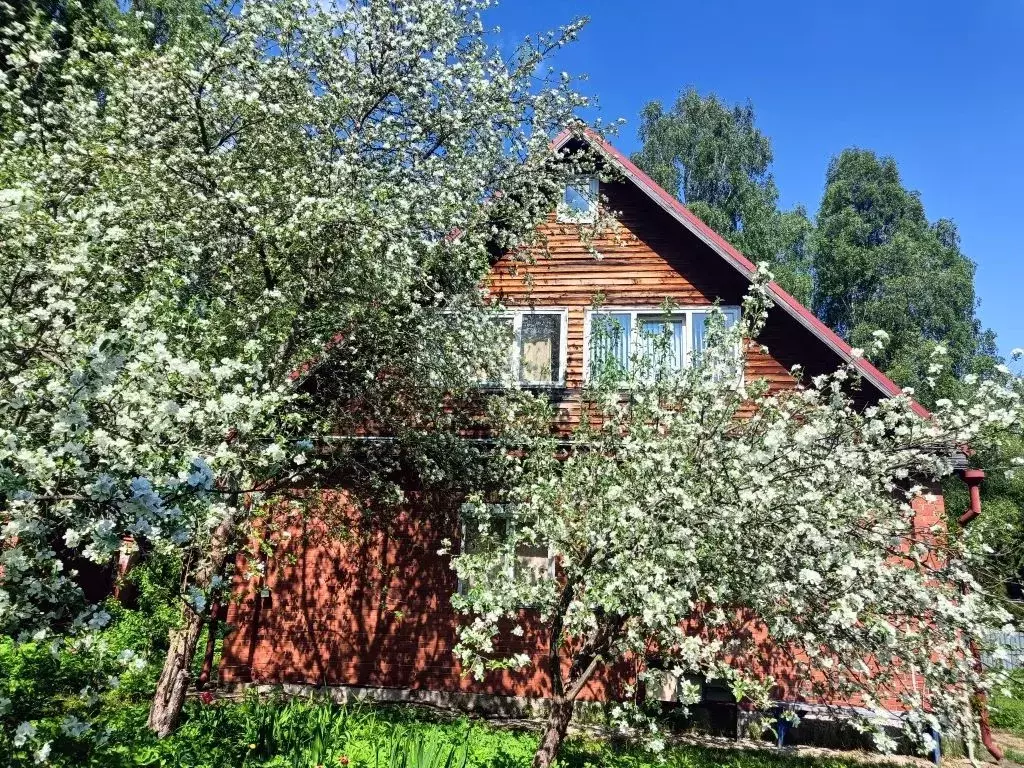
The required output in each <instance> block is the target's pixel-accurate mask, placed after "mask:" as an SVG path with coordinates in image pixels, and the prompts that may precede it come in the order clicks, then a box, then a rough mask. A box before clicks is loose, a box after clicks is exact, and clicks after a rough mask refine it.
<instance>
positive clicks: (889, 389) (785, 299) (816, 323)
mask: <svg viewBox="0 0 1024 768" xmlns="http://www.w3.org/2000/svg"><path fill="white" fill-rule="evenodd" d="M572 138H580V139H583V140H585V141H586V142H587V143H588V144H590V145H591V146H593V147H595V148H596V149H597V150H598V151H600V152H601V153H602V154H603V155H605V156H606V157H607V158H608V159H609V160H611V161H612V163H613V164H615V165H617V166H618V167H619V169H620V170H621V171H622V172H623V173H624V174H625V175H626V177H627V178H628V179H629V180H630V181H632V182H633V183H634V184H635V185H636V186H637V187H639V188H640V189H641V190H642V191H643V192H644V193H645V194H646V195H647V196H648V197H650V198H651V199H652V200H654V201H655V202H656V203H658V204H659V205H660V206H661V207H662V208H663V209H665V210H666V211H667V212H668V213H669V214H670V215H672V217H673V218H674V219H676V220H677V221H679V222H680V223H681V224H682V225H683V226H684V227H686V229H688V230H689V231H690V232H692V233H693V234H694V235H696V236H697V237H698V238H700V239H701V240H702V241H703V242H704V243H705V244H707V245H708V246H709V247H710V248H711V250H713V251H714V252H715V253H717V254H718V255H719V256H721V257H722V258H723V259H725V260H726V261H727V262H728V263H729V264H731V265H732V266H733V268H735V269H736V270H737V271H738V272H740V273H741V274H742V275H743V276H744V277H746V278H747V279H748V280H752V279H753V277H754V273H755V272H756V271H757V267H756V266H755V265H754V263H753V262H752V261H750V259H748V258H747V257H746V256H744V255H743V254H742V253H740V252H739V251H738V250H736V248H735V247H734V246H732V245H731V244H730V243H729V242H728V241H727V240H725V239H724V238H723V237H722V236H721V235H719V234H718V233H717V232H715V231H714V230H713V229H711V227H709V226H708V225H707V224H705V223H704V222H703V221H701V220H700V219H699V218H697V217H696V216H695V215H694V214H693V213H692V212H691V211H690V210H689V209H688V208H687V207H686V206H685V205H683V204H682V203H681V202H679V201H678V200H677V199H676V198H675V197H674V196H673V195H670V194H669V193H668V192H666V191H665V190H664V189H662V188H661V187H660V186H659V185H658V183H657V182H655V181H654V180H653V179H652V178H651V177H650V176H648V175H647V174H646V173H644V172H643V171H641V170H640V169H639V168H637V167H636V166H635V165H634V164H633V163H632V161H631V160H630V159H629V158H628V157H626V156H625V155H624V154H622V153H621V152H619V150H617V149H616V148H615V147H613V146H612V145H611V144H610V143H609V142H608V141H607V140H606V139H605V138H604V137H602V136H600V135H599V134H597V133H596V132H594V131H592V130H590V129H586V130H585V131H584V132H583V133H581V132H580V131H578V130H565V131H562V132H561V133H559V134H558V136H556V137H555V139H554V141H552V148H554V149H561V148H562V147H563V146H564V145H565V144H566V143H567V142H568V141H569V140H570V139H572ZM768 294H769V295H770V296H771V298H772V300H773V301H774V302H775V303H776V304H777V305H778V306H780V307H782V308H783V309H784V310H785V311H786V312H788V313H789V314H790V315H792V316H793V317H794V318H795V319H796V320H797V322H799V323H800V324H801V325H803V326H804V327H805V328H807V329H808V330H809V331H810V332H811V333H813V334H814V335H815V336H817V337H818V338H819V339H820V340H821V341H823V342H824V343H825V344H826V345H827V346H828V347H830V348H831V349H832V350H833V351H834V352H836V353H837V354H838V355H839V356H840V357H841V358H842V359H843V360H845V361H846V362H848V363H850V364H852V365H853V366H854V367H855V368H856V369H857V370H858V371H859V372H860V374H861V375H862V376H863V377H864V378H865V379H867V380H868V381H869V382H870V383H871V384H873V385H874V386H875V388H876V389H878V390H879V391H880V392H881V393H882V394H884V395H887V396H890V397H895V396H896V395H899V394H901V393H902V391H903V390H902V388H901V387H900V386H899V385H898V384H896V382H894V381H893V380H892V379H890V378H889V377H888V376H886V375H885V374H884V373H882V372H881V371H880V370H878V369H877V368H876V367H875V366H873V365H872V364H871V363H870V362H868V361H867V360H865V359H864V358H863V357H855V356H854V355H853V348H852V347H851V346H850V345H849V344H847V343H846V342H845V341H843V339H842V338H840V337H839V335H838V334H836V332H835V331H833V330H832V329H831V328H829V327H828V326H827V325H825V324H824V323H823V322H821V320H819V319H818V317H817V316H816V315H815V314H814V313H813V312H811V310H809V309H808V308H807V307H805V306H804V305H803V304H801V303H800V302H799V301H797V300H796V299H795V298H793V297H792V296H791V295H790V294H789V293H787V292H786V291H785V290H783V288H782V287H781V286H780V285H779V284H778V283H775V282H771V283H769V284H768ZM911 405H912V406H913V409H914V412H915V413H917V414H918V415H919V416H923V417H925V418H927V417H928V416H930V415H931V414H930V413H929V412H928V410H927V409H926V408H925V407H924V406H922V405H921V404H920V403H918V402H917V401H916V400H913V399H911Z"/></svg>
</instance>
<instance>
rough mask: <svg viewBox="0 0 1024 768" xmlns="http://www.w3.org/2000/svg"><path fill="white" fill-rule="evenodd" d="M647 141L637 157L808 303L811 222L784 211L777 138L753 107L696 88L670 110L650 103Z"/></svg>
mask: <svg viewBox="0 0 1024 768" xmlns="http://www.w3.org/2000/svg"><path fill="white" fill-rule="evenodd" d="M640 138H641V140H642V141H643V148H642V149H641V150H640V152H638V153H636V154H635V155H634V156H633V161H634V162H635V163H636V164H637V165H638V166H639V167H640V168H642V169H643V170H644V171H646V172H647V173H648V174H650V176H651V178H653V179H654V180H655V181H657V182H658V183H659V184H661V186H663V187H664V188H665V189H667V190H669V191H670V192H672V193H674V194H675V195H676V196H677V197H678V198H679V199H680V200H682V201H683V202H684V203H685V204H686V205H687V206H688V207H689V208H690V210H692V211H693V212H694V213H695V214H696V215H697V216H699V217H700V218H701V219H702V220H703V221H704V222H705V223H706V224H707V225H708V226H710V227H711V228H712V229H714V230H715V231H716V232H718V234H720V235H722V237H724V238H725V239H727V240H728V241H729V242H731V243H732V244H733V245H735V246H736V247H737V248H739V249H740V250H741V251H743V253H744V254H746V255H747V256H748V257H749V258H750V259H752V260H754V261H755V262H761V261H765V262H768V263H769V264H771V265H772V269H773V271H774V273H775V275H776V279H777V280H778V281H779V283H780V284H781V285H782V286H783V287H785V288H786V289H787V290H789V291H790V292H791V293H793V294H794V295H795V296H796V297H797V298H798V299H800V300H801V301H805V302H806V301H808V300H809V298H810V292H811V277H810V269H809V262H808V253H807V240H808V235H809V233H810V230H811V223H810V221H809V220H808V217H807V213H806V211H805V210H804V209H803V208H800V207H798V208H796V209H794V210H792V211H785V212H783V211H780V210H779V208H778V200H779V192H778V188H777V187H776V185H775V180H774V178H773V177H772V174H771V171H770V167H771V163H772V148H771V141H770V140H769V139H768V137H767V136H765V135H764V134H763V133H762V132H761V131H760V130H759V129H758V128H757V126H756V125H755V117H754V108H753V106H752V105H751V104H750V103H747V104H744V105H738V104H737V105H732V106H729V105H727V104H724V103H722V102H721V101H719V99H718V97H717V96H715V95H713V94H711V95H708V96H706V97H702V96H701V95H700V94H699V93H698V92H697V91H696V90H694V89H692V88H691V89H689V90H687V91H685V92H683V93H682V94H681V95H680V96H679V98H678V99H677V100H676V103H675V104H674V105H673V107H672V109H671V110H669V111H665V109H664V107H663V106H662V105H661V103H660V102H657V101H654V102H650V103H649V104H647V106H646V107H644V110H643V112H642V114H641V117H640Z"/></svg>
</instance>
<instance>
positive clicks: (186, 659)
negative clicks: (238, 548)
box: [148, 517, 235, 738]
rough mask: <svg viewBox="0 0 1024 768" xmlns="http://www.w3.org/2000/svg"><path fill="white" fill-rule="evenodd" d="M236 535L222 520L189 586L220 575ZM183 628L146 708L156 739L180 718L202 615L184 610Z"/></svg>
mask: <svg viewBox="0 0 1024 768" xmlns="http://www.w3.org/2000/svg"><path fill="white" fill-rule="evenodd" d="M234 533H235V519H234V517H227V518H225V519H224V520H223V521H222V522H221V523H220V525H218V526H217V528H216V529H214V531H213V535H212V536H211V537H210V550H209V557H208V558H207V559H206V560H205V561H204V562H203V564H202V565H200V566H199V567H198V568H197V569H196V571H195V575H194V576H193V578H192V579H190V583H191V584H192V585H193V586H196V587H198V588H199V589H201V590H206V589H207V588H208V587H209V585H210V579H211V578H212V576H213V574H215V573H220V572H221V571H222V570H223V568H224V562H225V561H226V560H227V557H228V553H229V551H230V546H231V541H232V538H233V537H234ZM185 614H186V618H185V625H184V626H183V627H181V628H180V629H172V630H171V632H170V643H169V646H168V650H167V659H166V660H165V661H164V668H163V671H162V672H161V673H160V680H159V681H158V682H157V684H156V691H155V692H154V694H153V704H152V705H151V706H150V708H149V721H148V724H149V727H150V729H151V730H153V732H155V733H156V735H157V736H159V737H160V738H163V737H165V736H168V735H170V734H171V733H172V732H173V731H174V729H175V728H176V727H177V726H178V720H180V719H181V708H182V707H183V706H184V705H185V693H186V692H187V691H188V683H189V676H190V669H191V667H192V659H193V657H194V656H195V654H196V646H197V645H198V644H199V634H200V633H201V632H202V629H203V616H202V614H197V613H196V612H195V611H192V610H189V609H187V608H186V609H185Z"/></svg>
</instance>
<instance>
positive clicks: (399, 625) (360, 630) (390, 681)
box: [220, 489, 943, 707]
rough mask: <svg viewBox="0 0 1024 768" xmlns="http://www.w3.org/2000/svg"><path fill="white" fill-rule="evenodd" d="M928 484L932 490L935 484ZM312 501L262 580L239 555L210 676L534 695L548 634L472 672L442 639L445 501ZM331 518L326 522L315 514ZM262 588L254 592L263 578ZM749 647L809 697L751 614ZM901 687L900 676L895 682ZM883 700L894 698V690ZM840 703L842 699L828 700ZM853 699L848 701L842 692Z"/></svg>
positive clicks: (788, 659) (619, 691)
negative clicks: (370, 507)
mask: <svg viewBox="0 0 1024 768" xmlns="http://www.w3.org/2000/svg"><path fill="white" fill-rule="evenodd" d="M935 490H936V491H937V490H938V489H935ZM318 505H319V506H318V508H317V509H316V510H314V512H315V515H316V518H317V519H319V520H320V522H311V523H303V522H302V521H301V520H300V519H298V518H296V519H294V520H291V521H289V522H286V524H285V525H284V527H283V530H284V531H285V532H283V533H275V534H274V535H273V536H271V539H272V541H274V542H275V545H276V546H275V549H274V554H273V556H272V557H271V558H270V559H269V560H266V561H265V563H266V576H265V578H263V579H261V578H258V577H256V578H252V579H250V580H247V579H246V578H245V574H246V572H247V571H248V570H250V567H251V566H252V565H253V563H252V562H251V561H250V559H249V558H247V557H246V556H244V555H242V556H239V558H238V563H237V565H238V571H237V573H236V575H235V580H234V596H235V601H234V602H233V603H232V605H231V607H230V609H229V613H228V623H229V624H230V625H232V626H233V627H234V631H233V632H231V634H229V636H228V637H227V639H226V641H225V645H224V655H223V659H222V662H221V667H220V680H221V682H222V683H224V684H235V683H247V682H256V683H306V684H311V685H347V686H368V687H384V688H401V689H409V690H431V691H449V692H466V693H487V694H497V695H506V696H529V697H544V696H547V695H548V693H549V689H548V683H547V678H546V675H545V673H544V671H543V666H542V661H543V656H544V654H545V651H546V641H545V639H544V638H543V636H542V635H541V634H540V633H539V632H538V631H537V630H536V629H535V628H531V627H530V621H529V617H528V616H527V615H526V614H524V622H523V623H524V625H525V626H526V627H527V631H526V632H525V634H524V636H523V637H522V638H520V639H515V638H511V637H510V638H509V639H510V640H514V641H515V645H514V646H513V645H509V646H507V647H506V649H507V650H508V651H510V652H527V653H530V654H531V655H532V656H533V658H534V659H535V662H536V663H535V664H534V665H532V666H531V667H530V668H528V669H527V670H525V671H522V672H500V673H499V672H495V673H491V674H490V675H489V676H488V677H487V679H486V680H484V681H482V682H478V681H475V680H472V679H471V678H469V677H466V676H463V675H462V669H461V668H460V667H459V664H458V663H457V662H456V660H455V657H454V655H453V653H452V649H453V648H454V646H455V643H456V642H457V636H456V630H457V627H458V622H459V618H458V616H457V615H456V613H455V612H454V610H453V609H452V607H451V603H450V599H451V595H452V593H453V592H454V591H455V589H456V578H455V574H454V572H453V571H452V570H451V568H450V564H449V558H448V557H447V556H445V555H439V554H438V550H439V549H441V548H442V547H443V546H444V543H443V542H444V540H445V539H446V538H447V539H451V540H453V541H456V540H457V531H458V525H457V522H456V521H457V507H458V502H457V500H454V499H437V498H418V499H414V500H413V501H412V502H411V503H410V505H409V506H408V508H406V509H403V510H400V511H398V512H396V513H394V514H393V515H390V516H386V517H384V518H380V517H377V518H375V519H376V520H377V523H376V524H375V525H373V526H367V525H366V524H365V522H364V520H365V518H364V517H363V516H361V515H360V513H359V512H358V510H357V509H355V507H354V506H353V505H352V504H351V503H350V502H349V501H348V500H347V498H346V497H345V495H344V494H341V493H329V494H324V496H323V497H322V498H321V499H320V500H319V502H318ZM915 508H916V509H917V510H918V527H919V529H920V530H921V531H922V535H923V531H924V530H926V529H927V528H928V527H930V526H932V525H934V524H936V523H941V522H942V520H943V503H942V497H941V496H938V497H937V499H936V500H935V501H933V502H928V501H926V500H924V499H919V500H918V501H917V502H916V503H915ZM324 520H330V521H331V523H330V524H328V523H325V522H323V521H324ZM264 586H265V587H267V588H269V590H270V594H269V597H266V598H262V597H260V590H261V588H262V587H264ZM738 626H740V627H741V628H740V630H739V631H742V632H743V633H747V634H749V636H750V637H753V638H755V640H756V642H757V650H756V651H755V652H753V653H751V654H748V656H747V657H746V658H744V659H737V660H736V663H739V664H742V665H743V666H744V667H746V668H748V669H757V670H760V671H761V672H762V673H763V674H771V675H773V676H774V677H775V678H776V680H777V681H778V682H779V684H780V685H779V690H778V696H779V697H780V698H782V699H784V700H795V701H800V700H811V699H813V698H814V697H813V696H811V695H810V693H809V692H810V686H809V685H808V681H807V680H803V679H794V676H793V670H794V663H795V662H798V661H799V659H797V658H794V657H793V656H792V655H791V654H790V653H789V652H787V651H786V650H785V649H782V648H778V647H774V646H772V645H770V644H768V643H767V642H765V639H764V633H763V632H761V631H759V630H758V628H757V627H756V625H754V624H753V623H746V624H743V623H742V622H740V624H739V625H738ZM628 667H629V665H628V664H627V665H623V668H622V669H619V670H618V674H616V675H614V676H609V675H607V674H604V675H599V676H598V677H597V678H596V679H595V681H594V683H593V684H592V685H591V686H589V688H588V689H587V691H586V692H585V696H584V698H587V699H603V698H621V697H622V696H623V695H624V686H623V684H624V683H625V682H627V681H628V680H629V679H630V678H632V674H631V670H629V668H628ZM903 684H904V685H909V684H910V680H909V677H908V678H907V679H906V680H904V681H903ZM897 692H898V691H894V692H893V694H894V697H893V699H892V700H891V701H889V702H887V704H889V705H890V706H894V707H895V705H896V701H895V694H896V693H897ZM832 703H845V702H832ZM852 703H857V702H852Z"/></svg>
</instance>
